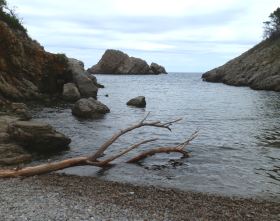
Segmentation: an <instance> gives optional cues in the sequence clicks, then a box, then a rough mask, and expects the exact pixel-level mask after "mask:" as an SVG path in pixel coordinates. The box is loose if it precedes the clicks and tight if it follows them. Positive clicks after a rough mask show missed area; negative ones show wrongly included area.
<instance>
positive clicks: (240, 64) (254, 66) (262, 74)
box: [202, 38, 280, 91]
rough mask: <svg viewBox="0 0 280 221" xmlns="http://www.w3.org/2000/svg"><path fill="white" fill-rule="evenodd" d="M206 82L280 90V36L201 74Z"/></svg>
mask: <svg viewBox="0 0 280 221" xmlns="http://www.w3.org/2000/svg"><path fill="white" fill-rule="evenodd" d="M202 78H203V80H205V81H208V82H221V83H225V84H228V85H234V86H249V87H251V88H252V89H256V90H272V91H280V38H276V39H267V40H264V41H263V42H261V43H260V44H258V45H256V46H255V47H253V48H252V49H250V50H249V51H247V52H245V53H244V54H242V55H240V56H239V57H237V58H235V59H233V60H231V61H229V62H228V63H226V64H225V65H223V66H221V67H218V68H215V69H213V70H211V71H208V72H206V73H205V74H203V75H202Z"/></svg>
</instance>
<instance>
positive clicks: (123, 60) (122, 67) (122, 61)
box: [88, 49, 166, 75]
mask: <svg viewBox="0 0 280 221" xmlns="http://www.w3.org/2000/svg"><path fill="white" fill-rule="evenodd" d="M158 66H159V65H158ZM159 67H160V66H159ZM163 69H164V68H163ZM88 72H89V73H92V74H137V75H143V74H159V70H158V69H157V68H156V69H155V68H154V65H153V69H152V67H150V66H149V65H148V64H147V62H146V61H144V60H142V59H140V58H135V57H129V56H128V55H127V54H125V53H123V52H122V51H119V50H112V49H109V50H106V51H105V53H104V55H103V56H102V58H101V59H100V61H99V62H98V63H97V64H96V65H94V66H93V67H92V68H90V69H88ZM160 72H161V71H160ZM164 73H166V71H165V70H164Z"/></svg>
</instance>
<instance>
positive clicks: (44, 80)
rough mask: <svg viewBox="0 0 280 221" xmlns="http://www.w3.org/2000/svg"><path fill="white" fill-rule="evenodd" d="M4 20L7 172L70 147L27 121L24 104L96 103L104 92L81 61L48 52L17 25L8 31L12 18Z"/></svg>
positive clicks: (0, 134)
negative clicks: (43, 155) (16, 166)
mask: <svg viewBox="0 0 280 221" xmlns="http://www.w3.org/2000/svg"><path fill="white" fill-rule="evenodd" d="M1 13H2V14H3V13H4V12H3V11H1ZM9 16H10V17H9ZM6 17H9V18H10V19H7V20H4V19H3V20H2V17H0V32H1V35H0V165H5V166H7V165H13V164H20V163H26V162H29V161H31V160H32V159H33V156H34V155H36V154H47V155H48V154H51V153H56V152H60V151H63V150H67V149H68V148H69V144H70V142H71V139H70V138H68V137H67V136H65V135H63V134H61V133H60V132H58V131H56V130H55V129H54V128H53V127H52V126H51V125H49V124H46V123H43V122H38V121H33V120H31V118H32V117H31V115H30V113H29V111H28V107H27V105H26V104H24V103H29V102H36V103H38V102H39V103H42V104H45V103H46V102H49V101H52V100H56V101H58V102H70V103H73V102H76V101H78V100H80V99H82V98H90V99H93V100H94V99H96V98H97V93H98V88H100V87H102V85H100V84H99V83H97V80H96V78H95V77H94V76H93V75H92V74H90V73H88V72H86V71H85V69H84V64H83V63H82V62H81V61H78V60H76V59H73V58H67V57H66V56H65V55H64V54H53V53H49V52H46V51H45V50H44V48H43V47H42V46H41V45H40V44H39V43H38V42H37V41H35V40H32V39H31V38H30V37H29V36H28V34H27V32H26V30H25V29H24V28H23V27H22V26H21V25H20V24H18V26H16V27H15V26H14V25H12V24H14V23H11V19H13V20H12V21H16V18H14V17H12V15H6ZM19 102H20V103H19Z"/></svg>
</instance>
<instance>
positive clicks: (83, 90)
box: [68, 58, 98, 98]
mask: <svg viewBox="0 0 280 221" xmlns="http://www.w3.org/2000/svg"><path fill="white" fill-rule="evenodd" d="M68 65H69V70H70V71H71V72H72V74H73V81H74V83H75V84H76V85H77V87H78V89H79V91H80V94H81V96H82V97H85V98H88V97H94V98H96V97H97V92H98V87H97V86H96V85H95V83H94V82H93V81H92V80H91V79H90V78H89V77H88V75H87V74H86V72H85V70H84V65H83V63H82V62H81V61H79V60H76V59H73V58H69V59H68Z"/></svg>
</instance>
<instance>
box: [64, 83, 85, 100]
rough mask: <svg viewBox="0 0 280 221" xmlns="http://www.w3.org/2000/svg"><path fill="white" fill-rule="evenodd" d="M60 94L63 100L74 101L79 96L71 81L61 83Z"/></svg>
mask: <svg viewBox="0 0 280 221" xmlns="http://www.w3.org/2000/svg"><path fill="white" fill-rule="evenodd" d="M62 96H63V99H64V100H66V101H74V102H75V101H77V100H79V99H80V98H81V95H80V92H79V90H78V88H77V87H76V85H75V84H73V83H67V84H64V85H63V93H62Z"/></svg>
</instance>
